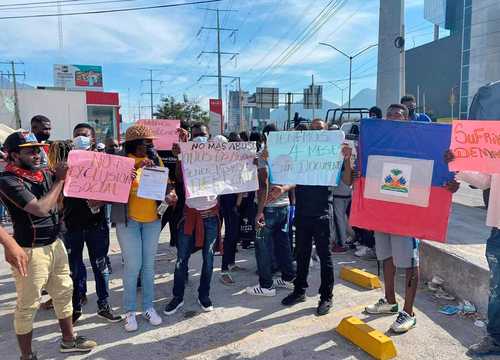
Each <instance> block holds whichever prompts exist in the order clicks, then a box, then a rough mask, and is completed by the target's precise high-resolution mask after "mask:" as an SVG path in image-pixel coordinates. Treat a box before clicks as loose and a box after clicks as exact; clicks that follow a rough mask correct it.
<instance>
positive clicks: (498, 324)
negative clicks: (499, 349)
mask: <svg viewBox="0 0 500 360" xmlns="http://www.w3.org/2000/svg"><path fill="white" fill-rule="evenodd" d="M486 259H487V260H488V265H489V266H490V298H489V302H488V328H487V330H488V334H489V335H490V336H491V337H492V338H493V339H495V342H496V343H497V344H500V229H499V228H493V230H492V231H491V236H490V238H489V239H488V241H487V242H486Z"/></svg>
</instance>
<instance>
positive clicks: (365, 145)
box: [349, 119, 453, 242]
mask: <svg viewBox="0 0 500 360" xmlns="http://www.w3.org/2000/svg"><path fill="white" fill-rule="evenodd" d="M450 137H451V126H450V125H444V124H434V123H433V124H429V123H418V122H406V121H389V120H374V119H367V120H361V131H360V141H359V158H358V167H359V168H358V169H359V170H360V176H359V178H357V179H356V180H355V182H354V185H353V195H352V205H351V215H350V218H349V222H350V223H351V225H353V226H357V227H360V228H362V229H370V230H374V231H378V232H383V233H389V234H394V235H400V236H409V237H416V238H419V239H426V240H435V241H440V242H445V241H446V234H447V231H448V218H449V215H450V208H451V197H452V194H451V193H450V192H449V191H448V189H446V188H445V187H444V184H445V183H446V182H447V181H449V180H451V179H453V174H452V173H450V172H449V171H448V166H447V164H446V163H445V162H444V153H445V151H446V149H447V148H448V147H449V144H450Z"/></svg>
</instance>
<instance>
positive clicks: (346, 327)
mask: <svg viewBox="0 0 500 360" xmlns="http://www.w3.org/2000/svg"><path fill="white" fill-rule="evenodd" d="M336 330H337V332H338V333H339V334H340V335H342V336H343V337H345V338H346V339H347V340H349V341H350V342H352V343H353V344H355V345H357V346H359V347H360V348H361V349H363V350H364V351H366V352H367V353H368V354H370V355H371V356H373V357H374V358H375V359H378V360H388V359H392V358H395V357H396V355H397V353H396V347H395V346H394V343H393V342H392V339H391V338H390V337H388V336H386V335H384V334H383V333H382V332H380V331H379V330H375V329H374V328H372V327H371V326H370V325H368V324H365V323H364V322H363V321H362V320H360V319H358V318H357V317H354V316H349V317H346V318H344V319H343V320H342V321H341V322H340V324H339V326H338V327H337V329H336Z"/></svg>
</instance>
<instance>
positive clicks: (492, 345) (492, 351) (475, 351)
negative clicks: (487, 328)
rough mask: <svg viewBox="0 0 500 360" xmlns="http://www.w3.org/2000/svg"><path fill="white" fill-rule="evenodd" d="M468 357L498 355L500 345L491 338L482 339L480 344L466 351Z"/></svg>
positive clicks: (499, 353)
mask: <svg viewBox="0 0 500 360" xmlns="http://www.w3.org/2000/svg"><path fill="white" fill-rule="evenodd" d="M467 355H469V356H490V355H500V345H499V344H497V343H496V342H495V340H494V339H493V338H492V337H491V336H486V337H484V338H483V339H482V340H481V342H480V343H478V344H474V345H472V346H471V347H470V348H469V351H467Z"/></svg>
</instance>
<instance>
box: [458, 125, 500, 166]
mask: <svg viewBox="0 0 500 360" xmlns="http://www.w3.org/2000/svg"><path fill="white" fill-rule="evenodd" d="M451 150H452V151H453V154H454V155H455V160H454V161H452V162H451V163H450V164H449V167H450V170H451V171H479V172H482V173H487V174H498V173H500V121H475V120H456V121H453V130H452V135H451Z"/></svg>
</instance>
